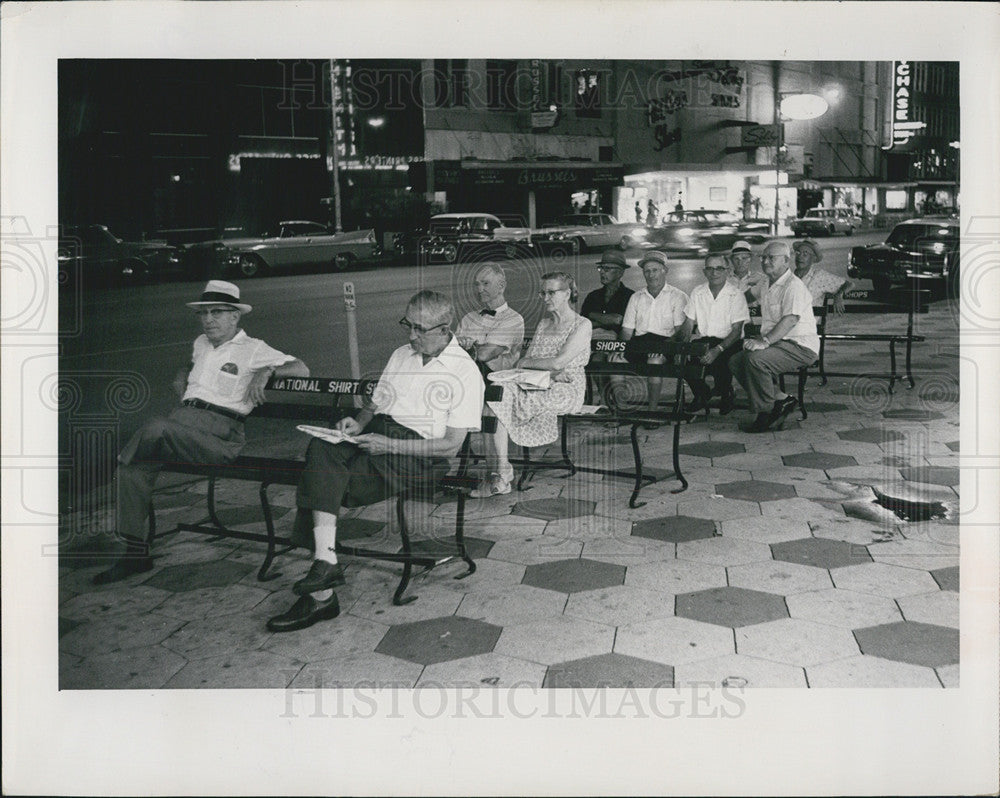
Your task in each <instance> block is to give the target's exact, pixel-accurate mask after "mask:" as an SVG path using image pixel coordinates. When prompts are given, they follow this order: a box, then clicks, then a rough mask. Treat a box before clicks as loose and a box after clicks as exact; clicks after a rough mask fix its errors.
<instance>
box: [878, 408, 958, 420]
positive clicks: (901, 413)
mask: <svg viewBox="0 0 1000 798" xmlns="http://www.w3.org/2000/svg"><path fill="white" fill-rule="evenodd" d="M882 417H883V418H895V419H901V420H903V421H936V420H938V419H940V418H944V414H943V413H938V412H937V411H936V410H918V409H916V408H910V407H905V408H900V409H898V410H884V411H882Z"/></svg>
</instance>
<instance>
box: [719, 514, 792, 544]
mask: <svg viewBox="0 0 1000 798" xmlns="http://www.w3.org/2000/svg"><path fill="white" fill-rule="evenodd" d="M719 531H720V533H721V534H722V536H723V537H726V538H740V539H741V540H750V541H753V542H755V543H783V542H784V541H786V540H798V539H799V538H802V537H806V536H808V535H809V522H808V521H806V520H805V519H801V520H793V519H785V518H769V519H767V522H763V521H762V520H761V519H760V518H734V519H731V520H728V521H722V522H721V523H720V524H719Z"/></svg>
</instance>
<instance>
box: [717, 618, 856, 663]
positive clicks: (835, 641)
mask: <svg viewBox="0 0 1000 798" xmlns="http://www.w3.org/2000/svg"><path fill="white" fill-rule="evenodd" d="M736 651H737V652H738V653H740V654H749V655H750V656H752V657H760V658H761V659H769V660H774V661H776V662H786V663H788V664H789V665H800V666H803V667H808V666H809V665H819V664H820V663H823V662H831V661H833V660H837V659H843V658H844V657H849V656H853V655H855V654H857V653H858V644H857V643H856V642H855V640H854V636H853V635H852V634H851V633H850V632H849V631H848V630H847V629H835V628H834V627H831V626H826V625H824V624H819V623H812V622H811V621H802V620H799V619H797V618H784V619H782V620H780V621H771V622H770V623H761V624H757V625H755V626H745V627H743V628H742V629H737V630H736Z"/></svg>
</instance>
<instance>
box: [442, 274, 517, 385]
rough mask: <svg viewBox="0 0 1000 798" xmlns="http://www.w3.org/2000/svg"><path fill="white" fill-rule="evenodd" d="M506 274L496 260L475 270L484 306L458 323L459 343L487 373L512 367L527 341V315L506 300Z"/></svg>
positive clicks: (482, 370) (456, 335)
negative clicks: (524, 316)
mask: <svg viewBox="0 0 1000 798" xmlns="http://www.w3.org/2000/svg"><path fill="white" fill-rule="evenodd" d="M506 290H507V275H506V274H505V273H504V270H503V269H501V268H500V267H499V266H497V265H496V264H495V263H487V264H486V265H484V266H483V267H482V268H481V269H480V270H479V271H478V272H477V273H476V293H478V294H479V300H480V301H481V302H482V303H483V307H482V308H481V309H479V310H474V311H472V312H471V313H466V314H465V316H463V317H462V320H461V321H460V322H459V323H458V329H457V330H456V331H455V337H456V338H457V339H458V345H459V346H461V347H462V349H464V350H465V351H466V352H468V353H469V354H470V355H472V358H473V360H475V361H476V365H477V366H479V370H480V372H482V374H483V376H484V377H485V376H486V375H487V374H489V373H490V372H491V371H503V370H504V369H509V368H513V366H514V364H515V363H516V362H517V360H518V358H519V357H520V356H521V346H522V344H523V343H524V318H523V317H522V316H521V314H520V313H518V312H517V311H516V310H514V309H513V308H512V307H511V306H510V305H508V304H507V300H506V299H505V298H504V292H505V291H506Z"/></svg>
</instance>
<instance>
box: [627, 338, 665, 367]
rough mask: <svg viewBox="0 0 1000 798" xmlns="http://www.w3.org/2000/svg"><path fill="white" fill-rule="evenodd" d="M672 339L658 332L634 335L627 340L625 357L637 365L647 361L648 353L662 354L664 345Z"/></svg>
mask: <svg viewBox="0 0 1000 798" xmlns="http://www.w3.org/2000/svg"><path fill="white" fill-rule="evenodd" d="M671 340H672V339H670V338H667V337H665V336H663V335H657V334H656V333H645V334H644V335H634V336H632V337H631V338H630V339H629V340H628V341H626V342H625V359H626V360H627V361H628V362H629V363H633V364H636V365H638V364H640V363H647V362H648V357H647V355H662V354H663V345H664V344H668V343H670V341H671Z"/></svg>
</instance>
